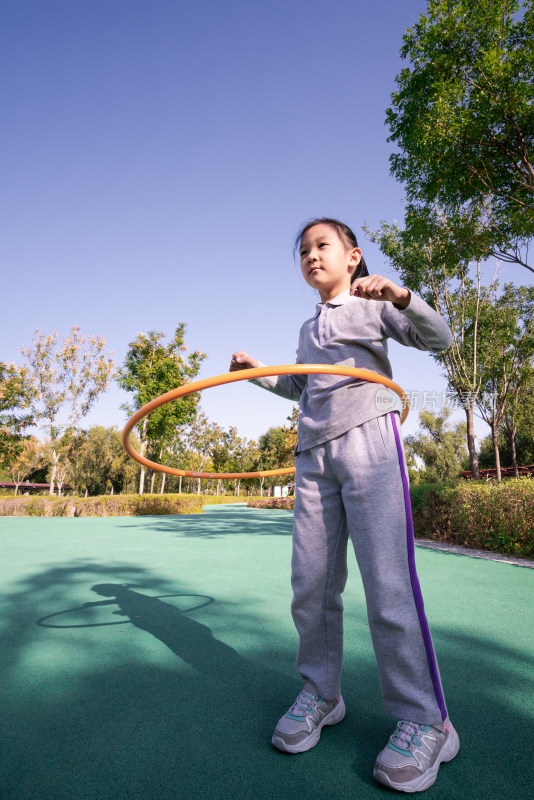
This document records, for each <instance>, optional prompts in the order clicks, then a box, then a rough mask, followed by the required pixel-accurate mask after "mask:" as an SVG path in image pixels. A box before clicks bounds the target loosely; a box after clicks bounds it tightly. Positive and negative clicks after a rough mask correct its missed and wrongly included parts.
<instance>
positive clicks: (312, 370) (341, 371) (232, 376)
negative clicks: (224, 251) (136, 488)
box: [122, 364, 410, 480]
mask: <svg viewBox="0 0 534 800" xmlns="http://www.w3.org/2000/svg"><path fill="white" fill-rule="evenodd" d="M315 374H320V375H343V376H346V377H347V378H355V379H359V380H365V381H370V382H371V383H380V384H382V385H383V386H385V387H387V388H388V389H391V390H392V391H394V392H395V394H397V395H398V396H399V397H400V398H401V400H402V414H401V423H402V422H404V420H405V419H406V417H407V416H408V411H409V409H410V403H409V401H408V396H407V394H406V392H405V391H404V390H403V389H401V387H400V386H399V385H398V384H396V383H394V382H393V381H391V380H390V379H389V378H385V377H384V376H383V375H379V374H378V372H372V371H371V370H369V369H358V368H356V367H343V366H340V365H330V364H282V365H279V366H275V367H254V368H253V369H243V370H238V371H237V372H225V373H224V374H223V375H215V376H214V377H212V378H204V379H203V380H200V381H195V382H194V383H187V384H186V385H185V386H179V387H178V388H177V389H172V390H171V391H170V392H166V393H165V394H162V395H160V396H159V397H156V398H155V399H154V400H151V401H150V403H147V404H146V405H144V406H143V407H142V408H140V409H139V411H136V413H135V414H134V415H133V416H132V417H131V418H130V419H129V420H128V422H127V423H126V426H125V428H124V430H123V432H122V446H123V447H124V449H125V450H126V452H127V453H128V454H129V455H130V456H131V457H132V458H134V459H135V460H136V461H138V462H139V464H143V465H144V466H145V467H149V468H150V469H153V470H156V471H157V472H166V473H168V474H169V475H181V476H182V477H185V478H214V479H217V480H219V479H223V478H224V479H226V478H267V477H269V476H273V475H291V473H293V472H295V467H286V468H284V469H265V470H261V471H259V472H191V471H190V470H186V469H177V468H175V467H166V466H164V465H163V464H157V463H156V462H155V461H150V460H149V459H148V458H145V457H144V456H142V455H141V454H140V453H138V452H137V451H136V450H134V448H133V447H132V445H131V442H130V433H131V431H132V429H133V428H134V426H135V425H137V423H138V422H140V421H141V420H142V419H144V418H145V417H146V416H148V414H150V412H151V411H155V410H156V408H161V406H164V405H166V404H167V403H172V401H173V400H177V399H178V398H179V397H186V396H187V395H189V394H193V393H194V392H201V391H202V390H203V389H209V388H211V387H212V386H222V385H223V384H225V383H235V382H237V381H248V380H251V378H266V377H270V376H272V375H315Z"/></svg>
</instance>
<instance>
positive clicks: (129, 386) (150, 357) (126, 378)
mask: <svg viewBox="0 0 534 800" xmlns="http://www.w3.org/2000/svg"><path fill="white" fill-rule="evenodd" d="M185 330H186V326H185V324H184V323H180V325H178V327H177V328H176V331H175V333H174V336H173V338H172V339H171V341H170V342H169V343H168V344H165V343H164V336H165V335H164V334H163V333H161V332H159V331H149V332H148V334H146V333H138V334H137V337H136V338H135V339H134V341H133V342H130V344H129V346H128V352H127V354H126V359H125V361H124V365H123V367H122V368H121V370H120V371H119V376H118V379H117V382H118V384H119V386H121V388H123V389H125V390H126V391H127V392H131V393H132V394H133V401H132V403H131V404H125V405H124V406H122V408H124V410H125V411H127V412H128V413H129V414H133V413H134V412H135V411H137V410H138V409H139V408H141V407H142V406H144V405H146V403H148V402H150V400H154V399H155V398H156V397H158V396H159V395H161V394H164V393H165V392H168V391H170V390H171V389H176V388H178V387H179V386H184V385H185V384H187V383H191V381H192V379H193V378H194V377H195V376H196V375H197V374H198V371H199V369H200V365H201V363H202V361H203V360H204V359H205V358H206V354H205V353H201V352H200V350H195V351H194V352H192V353H190V354H189V355H188V356H185V353H186V352H187V347H186V345H185V343H184V336H185ZM197 403H198V395H196V394H195V395H188V396H187V397H182V398H179V399H178V400H175V401H174V402H173V403H168V404H167V405H165V406H162V407H161V408H158V409H157V410H156V411H153V412H152V414H150V416H149V417H145V418H144V420H143V421H142V422H141V423H140V425H139V426H138V427H139V434H140V439H141V451H140V452H141V455H145V452H146V451H147V449H148V453H149V456H152V460H154V456H156V455H157V454H158V453H159V451H160V450H161V447H162V445H163V444H164V443H165V442H168V441H169V440H171V441H172V439H173V437H174V435H175V431H176V429H177V428H179V427H180V426H181V425H185V424H187V423H188V422H190V421H191V420H193V419H194V417H195V411H196V406H197ZM144 485H145V468H144V467H141V476H140V480H139V494H143V491H144Z"/></svg>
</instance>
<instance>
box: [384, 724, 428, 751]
mask: <svg viewBox="0 0 534 800" xmlns="http://www.w3.org/2000/svg"><path fill="white" fill-rule="evenodd" d="M420 728H421V729H423V728H424V726H419V725H417V724H416V723H415V722H406V720H400V722H398V723H397V727H396V728H395V731H394V733H393V734H392V735H391V737H390V739H391V741H392V742H393V744H394V745H395V747H398V748H399V750H410V748H411V747H412V746H413V745H415V744H418V743H419V741H420V732H421V731H420Z"/></svg>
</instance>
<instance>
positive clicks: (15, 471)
mask: <svg viewBox="0 0 534 800" xmlns="http://www.w3.org/2000/svg"><path fill="white" fill-rule="evenodd" d="M43 460H44V452H43V445H42V444H41V442H40V441H39V440H38V439H36V438H35V437H34V436H31V437H28V438H26V439H23V441H22V443H21V450H20V451H19V453H18V454H17V455H16V456H15V457H14V458H12V459H11V463H10V465H9V471H10V473H11V477H12V478H13V483H14V484H15V494H18V490H19V486H20V484H21V483H23V481H25V480H26V478H28V477H29V476H30V475H31V474H32V472H35V471H36V470H37V469H39V467H40V466H41V465H42V463H43Z"/></svg>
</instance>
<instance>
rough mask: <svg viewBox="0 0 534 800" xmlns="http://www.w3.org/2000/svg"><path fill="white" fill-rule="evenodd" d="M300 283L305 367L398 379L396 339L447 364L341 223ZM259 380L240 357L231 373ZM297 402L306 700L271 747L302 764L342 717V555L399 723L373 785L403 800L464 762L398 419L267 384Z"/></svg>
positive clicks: (347, 387)
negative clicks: (420, 572) (418, 548)
mask: <svg viewBox="0 0 534 800" xmlns="http://www.w3.org/2000/svg"><path fill="white" fill-rule="evenodd" d="M296 244H297V246H299V250H300V266H301V270H302V275H303V277H304V280H305V281H306V282H307V283H308V284H309V285H310V286H312V287H313V288H315V289H317V291H318V292H319V296H320V298H321V302H320V303H319V304H318V305H317V306H316V310H315V314H314V316H313V317H312V318H311V319H309V320H307V321H306V322H305V323H304V324H303V326H302V328H301V330H300V340H299V345H298V349H297V363H304V364H310V363H311V364H340V365H346V366H351V367H360V368H364V369H369V370H373V371H374V372H378V373H380V374H381V375H385V376H386V377H388V378H391V377H392V373H391V365H390V362H389V359H388V356H387V338H388V337H391V338H393V339H395V340H396V341H398V342H401V343H402V344H405V345H407V346H409V347H416V348H418V349H419V350H430V351H432V352H435V353H439V352H441V351H442V350H445V349H446V348H447V347H448V346H449V344H450V341H451V333H450V330H449V328H448V326H447V324H446V322H445V320H444V319H443V317H441V316H440V315H439V314H437V313H436V312H435V311H433V310H432V309H431V308H430V307H429V306H428V305H427V304H426V303H425V302H424V301H423V300H422V299H421V298H419V297H417V296H416V295H414V294H412V293H411V292H410V291H409V290H408V289H406V288H403V287H400V286H397V285H396V284H395V283H393V281H390V280H388V279H387V278H383V277H381V276H379V275H369V273H368V271H367V267H366V265H365V261H364V260H363V258H362V252H361V250H360V248H359V247H358V243H357V241H356V237H355V236H354V233H353V232H352V231H351V229H350V228H348V227H347V226H346V225H344V224H343V223H341V222H339V221H338V220H335V219H330V218H321V219H316V220H313V221H312V222H309V223H308V224H307V225H306V226H305V227H304V228H303V229H302V230H301V231H300V232H299V234H298V236H297V240H296ZM257 366H261V364H260V362H258V361H257V360H256V359H255V358H253V357H252V356H250V355H248V354H247V353H245V352H243V351H238V352H236V353H234V354H233V356H232V361H231V364H230V370H231V371H234V370H238V369H247V368H250V367H257ZM254 382H255V383H258V384H259V385H260V386H262V387H264V388H266V389H268V390H270V391H272V392H275V393H276V394H280V395H282V396H283V397H287V398H289V399H290V400H296V399H300V405H299V423H298V431H297V434H298V444H297V448H296V460H295V465H296V488H295V514H294V528H293V556H292V563H291V565H292V579H291V582H292V587H293V602H292V606H291V610H292V614H293V620H294V622H295V625H296V628H297V631H298V634H299V650H298V656H297V669H298V672H299V673H300V675H301V677H302V679H303V681H304V686H303V689H302V691H301V693H300V694H299V696H298V697H297V699H296V700H295V702H294V703H293V705H292V706H291V707H290V708H289V710H288V712H287V713H286V714H285V715H284V716H283V717H282V718H281V719H280V720H279V722H278V724H277V725H276V728H275V731H274V735H273V739H272V743H273V745H274V746H275V747H277V748H278V749H280V750H284V751H286V752H289V753H300V752H303V751H305V750H309V749H310V748H312V747H314V746H315V745H316V744H317V742H318V741H319V737H320V735H321V729H322V728H323V727H324V726H325V725H334V724H336V723H337V722H340V721H341V720H342V719H343V717H344V716H345V705H344V703H343V699H342V697H341V688H340V679H341V663H342V655H343V618H342V617H343V602H342V599H341V594H342V592H343V589H344V588H345V583H346V579H347V542H348V537H350V539H351V540H352V544H353V546H354V550H355V553H356V558H357V561H358V566H359V568H360V572H361V575H362V580H363V585H364V589H365V595H366V601H367V614H368V620H369V628H370V631H371V636H372V641H373V647H374V650H375V655H376V659H377V664H378V670H379V676H380V684H381V689H382V697H383V702H384V705H385V708H386V711H387V712H388V713H389V714H391V715H392V716H395V717H397V718H398V719H399V720H400V721H399V722H398V724H397V727H396V729H395V732H394V733H393V735H392V736H391V737H390V739H389V741H388V744H387V745H386V747H385V748H384V749H383V750H382V751H381V753H380V754H379V755H378V758H377V761H376V764H375V768H374V776H375V778H376V780H378V781H379V782H380V783H383V784H385V785H386V786H389V787H390V788H393V789H397V790H400V791H405V792H416V791H422V790H423V789H427V788H428V787H429V786H431V785H432V784H433V783H434V781H435V780H436V776H437V771H438V768H439V765H440V763H441V762H443V761H449V760H450V759H452V758H454V756H455V755H456V753H457V752H458V748H459V742H458V735H457V733H456V731H455V730H454V728H453V727H452V725H451V723H450V722H449V718H448V715H447V709H446V706H445V699H444V696H443V690H442V687H441V680H440V675H439V670H438V665H437V661H436V656H435V654H434V648H433V644H432V639H431V636H430V631H429V627H428V623H427V620H426V617H425V612H424V606H423V598H422V595H421V589H420V586H419V581H418V578H417V573H416V569H415V561H414V538H413V527H412V518H411V510H410V497H409V492H408V478H407V472H406V464H405V459H404V450H403V444H402V438H401V433H400V424H399V415H398V412H397V411H393V410H390V409H392V408H393V405H394V404H393V402H391V404H389V405H388V404H387V403H386V404H385V405H384V400H387V399H388V398H389V393H388V392H386V391H385V390H384V389H383V387H380V386H379V385H378V386H377V384H373V383H370V382H366V381H355V380H352V379H348V380H347V379H341V378H340V377H338V376H335V375H308V376H306V375H296V376H279V377H269V378H261V379H258V380H256V381H254Z"/></svg>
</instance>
